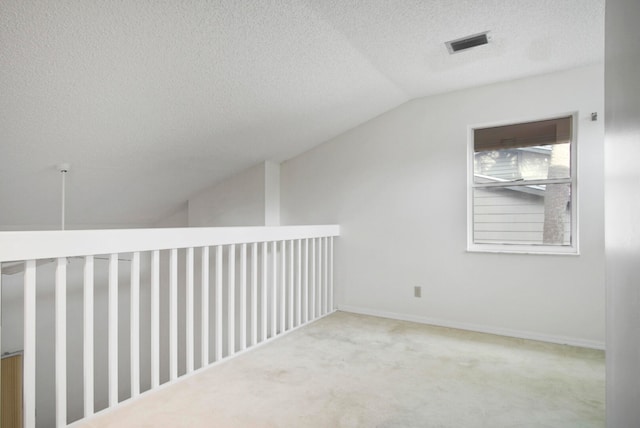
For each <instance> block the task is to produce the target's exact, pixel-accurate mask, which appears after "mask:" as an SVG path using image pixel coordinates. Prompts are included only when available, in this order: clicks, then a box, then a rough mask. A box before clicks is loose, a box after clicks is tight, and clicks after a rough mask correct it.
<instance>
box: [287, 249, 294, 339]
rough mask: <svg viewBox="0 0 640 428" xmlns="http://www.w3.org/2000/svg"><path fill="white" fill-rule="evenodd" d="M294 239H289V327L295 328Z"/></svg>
mask: <svg viewBox="0 0 640 428" xmlns="http://www.w3.org/2000/svg"><path fill="white" fill-rule="evenodd" d="M293 251H294V250H293V239H292V240H291V241H289V305H288V308H287V309H288V311H287V313H288V315H289V329H292V328H293Z"/></svg>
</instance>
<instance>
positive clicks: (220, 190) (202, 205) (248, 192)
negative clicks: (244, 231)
mask: <svg viewBox="0 0 640 428" xmlns="http://www.w3.org/2000/svg"><path fill="white" fill-rule="evenodd" d="M264 204H265V164H264V163H261V164H258V165H256V166H254V167H252V168H249V169H247V170H244V171H242V172H240V173H238V174H235V175H233V176H231V177H229V178H227V179H225V180H223V181H221V182H220V183H217V184H215V185H214V186H212V187H210V188H208V189H206V190H204V191H202V192H201V193H199V194H197V195H196V196H194V197H192V198H189V226H195V227H203V226H260V225H262V226H264V206H265V205H264Z"/></svg>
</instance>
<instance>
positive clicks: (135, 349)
mask: <svg viewBox="0 0 640 428" xmlns="http://www.w3.org/2000/svg"><path fill="white" fill-rule="evenodd" d="M130 319H131V336H130V349H131V398H133V397H137V396H138V395H140V253H139V252H134V253H133V255H132V257H131V306H130Z"/></svg>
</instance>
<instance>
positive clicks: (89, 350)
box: [82, 256, 94, 418]
mask: <svg viewBox="0 0 640 428" xmlns="http://www.w3.org/2000/svg"><path fill="white" fill-rule="evenodd" d="M93 270H94V269H93V256H86V257H85V258H84V281H83V285H84V293H83V311H82V314H83V327H84V331H83V336H84V339H83V366H84V367H83V372H84V375H83V383H84V417H85V418H88V417H89V416H91V415H93V412H94V410H93V394H94V392H93V371H94V362H93Z"/></svg>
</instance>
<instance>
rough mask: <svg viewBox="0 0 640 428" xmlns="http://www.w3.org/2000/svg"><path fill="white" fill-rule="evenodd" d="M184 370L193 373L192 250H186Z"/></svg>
mask: <svg viewBox="0 0 640 428" xmlns="http://www.w3.org/2000/svg"><path fill="white" fill-rule="evenodd" d="M185 269H186V277H187V278H186V280H187V283H186V293H185V294H186V296H185V298H186V301H187V302H186V311H185V315H186V318H187V319H186V336H187V337H186V346H187V350H186V360H187V362H186V366H187V367H186V370H187V373H191V372H192V371H193V364H194V362H193V360H194V350H193V348H194V340H193V330H194V329H193V282H194V271H193V270H194V267H193V248H191V247H190V248H187V255H186V267H185Z"/></svg>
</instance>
